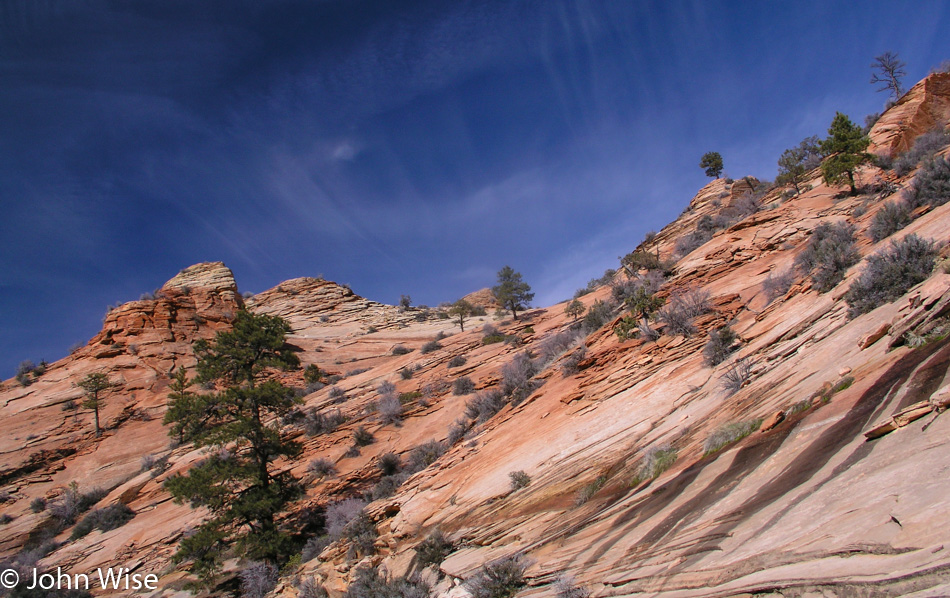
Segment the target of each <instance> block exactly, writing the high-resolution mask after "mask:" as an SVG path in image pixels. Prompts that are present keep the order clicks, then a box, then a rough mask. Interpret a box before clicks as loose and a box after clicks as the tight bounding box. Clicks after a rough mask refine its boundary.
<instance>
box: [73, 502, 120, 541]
mask: <svg viewBox="0 0 950 598" xmlns="http://www.w3.org/2000/svg"><path fill="white" fill-rule="evenodd" d="M133 517H135V511H133V510H132V509H130V508H129V507H128V506H127V505H124V504H122V503H116V504H114V505H111V506H108V507H105V508H102V509H96V510H95V511H93V512H91V513H89V514H88V515H86V516H85V517H83V518H82V521H80V522H79V523H77V524H76V527H74V528H73V531H72V534H71V535H70V539H71V540H77V539H79V538H82V537H83V536H85V535H86V534H88V533H89V532H91V531H92V530H94V529H98V530H100V531H103V532H107V531H109V530H113V529H116V528H119V527H122V526H123V525H125V524H126V523H128V522H129V521H131V520H132V518H133Z"/></svg>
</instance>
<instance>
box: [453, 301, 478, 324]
mask: <svg viewBox="0 0 950 598" xmlns="http://www.w3.org/2000/svg"><path fill="white" fill-rule="evenodd" d="M473 310H474V308H473V307H472V304H471V303H469V302H468V301H466V300H465V299H459V300H458V301H456V302H455V303H453V304H452V306H451V307H450V308H449V315H450V316H452V317H453V318H454V319H455V321H456V322H458V325H459V328H461V329H462V332H465V318H467V317H469V316H470V315H472V311H473Z"/></svg>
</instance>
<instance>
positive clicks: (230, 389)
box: [165, 311, 301, 581]
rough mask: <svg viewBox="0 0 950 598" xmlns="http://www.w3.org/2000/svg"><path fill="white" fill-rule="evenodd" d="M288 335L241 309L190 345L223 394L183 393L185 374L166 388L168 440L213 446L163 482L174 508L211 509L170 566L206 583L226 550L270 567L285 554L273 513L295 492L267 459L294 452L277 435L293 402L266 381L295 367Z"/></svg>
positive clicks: (285, 541) (269, 319)
mask: <svg viewBox="0 0 950 598" xmlns="http://www.w3.org/2000/svg"><path fill="white" fill-rule="evenodd" d="M289 332H290V327H289V326H288V324H287V323H286V322H285V321H284V320H282V319H281V318H279V317H276V316H267V315H254V314H251V313H249V312H247V311H241V312H239V313H238V315H237V318H236V319H235V320H234V325H233V329H232V330H230V331H228V332H219V333H218V334H217V335H216V336H215V338H214V340H213V341H212V342H208V341H205V340H201V341H198V342H197V343H195V345H194V350H195V355H196V356H197V357H198V364H197V370H198V377H197V380H198V381H200V382H205V383H216V384H218V385H219V386H223V389H222V390H218V391H215V392H211V393H208V394H201V395H196V394H193V393H190V392H188V391H187V388H188V386H190V384H191V383H190V382H188V381H187V380H186V379H185V374H184V370H179V371H178V373H177V374H176V378H175V382H174V383H173V385H172V399H173V401H172V403H171V405H170V406H169V413H168V415H167V416H166V422H167V423H171V424H172V428H171V429H170V430H169V434H170V435H171V436H178V437H180V438H181V439H182V440H184V441H190V442H193V443H194V445H195V446H196V447H210V448H212V449H214V450H213V451H212V452H211V454H210V456H209V457H208V458H206V459H205V460H204V461H202V462H200V463H199V464H197V465H195V466H194V467H192V468H191V469H190V470H189V471H188V472H187V473H186V474H179V475H175V476H173V477H171V478H169V479H168V481H166V482H165V487H166V488H167V489H168V491H169V492H170V493H171V494H172V496H173V497H174V498H175V501H176V502H179V503H182V502H185V501H188V502H189V503H190V504H191V506H192V507H195V508H197V507H204V508H206V509H207V510H208V512H209V513H210V517H209V518H208V519H207V520H206V521H205V522H204V523H202V524H201V526H199V527H198V529H197V530H196V531H195V533H194V534H192V535H190V536H188V537H187V538H185V539H184V540H182V542H181V545H180V546H179V550H178V553H177V554H176V559H178V560H188V561H191V563H192V566H191V570H192V572H194V573H196V574H197V575H199V577H201V578H202V579H203V580H204V581H210V580H211V579H213V578H214V574H215V573H216V572H217V570H218V568H219V567H220V563H221V561H222V558H223V556H224V554H225V551H226V550H227V548H228V547H231V546H233V547H234V548H235V549H236V552H237V554H238V555H240V556H244V557H246V558H250V559H254V560H265V561H268V562H271V563H275V564H277V563H280V562H281V560H282V559H284V558H286V557H287V556H288V555H289V554H290V553H291V551H292V547H291V543H290V539H289V536H288V535H287V534H286V533H284V532H283V531H282V530H280V529H279V528H278V525H277V521H276V517H277V515H278V514H279V513H280V512H281V511H282V510H283V509H284V507H285V506H286V505H287V503H288V502H290V501H291V500H293V499H295V498H296V497H297V496H298V495H299V493H300V486H299V483H298V481H297V479H296V478H294V477H293V476H292V475H291V474H290V473H289V472H286V471H283V472H282V471H278V470H277V469H276V467H275V465H274V462H275V461H277V460H278V459H281V458H283V459H291V458H294V457H296V456H297V455H299V453H300V450H301V447H300V444H299V443H297V442H294V441H290V440H288V439H287V438H286V437H285V436H284V435H283V434H282V433H281V429H280V418H281V417H282V416H284V415H286V414H287V413H288V412H289V411H290V410H291V409H292V408H293V407H294V406H295V405H296V404H298V403H299V402H300V400H299V399H296V398H295V397H294V393H293V391H292V390H291V389H288V388H286V387H284V386H283V385H282V384H280V382H278V381H277V380H274V379H266V378H267V370H268V369H270V368H281V369H293V368H297V367H299V365H300V361H299V360H298V359H297V356H296V355H294V354H293V352H291V350H290V349H289V348H288V347H287V345H286V343H285V338H286V335H287V334H288V333H289Z"/></svg>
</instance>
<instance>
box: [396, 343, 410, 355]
mask: <svg viewBox="0 0 950 598" xmlns="http://www.w3.org/2000/svg"><path fill="white" fill-rule="evenodd" d="M411 352H412V349H410V348H408V347H405V346H403V345H396V346H395V347H393V349H392V354H393V355H405V354H406V353H411Z"/></svg>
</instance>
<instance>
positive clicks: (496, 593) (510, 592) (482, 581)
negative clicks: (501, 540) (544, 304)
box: [465, 554, 527, 598]
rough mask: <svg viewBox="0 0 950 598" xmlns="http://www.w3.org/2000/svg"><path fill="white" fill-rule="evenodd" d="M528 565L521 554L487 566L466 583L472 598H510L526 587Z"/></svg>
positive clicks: (483, 566)
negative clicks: (525, 573) (525, 577)
mask: <svg viewBox="0 0 950 598" xmlns="http://www.w3.org/2000/svg"><path fill="white" fill-rule="evenodd" d="M526 568H527V564H526V563H525V562H524V557H522V556H521V555H520V554H516V555H513V556H508V557H504V558H501V559H498V560H497V561H493V562H491V563H488V564H486V565H482V568H481V570H479V572H478V573H477V574H475V575H474V576H473V577H472V578H471V579H469V580H468V581H466V582H465V586H466V588H468V591H469V592H470V593H471V594H472V598H510V597H511V596H514V595H515V594H516V593H517V592H518V590H520V589H521V588H523V587H524V585H525V580H524V570H525V569H526Z"/></svg>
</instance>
